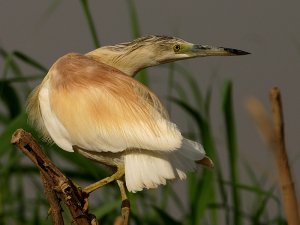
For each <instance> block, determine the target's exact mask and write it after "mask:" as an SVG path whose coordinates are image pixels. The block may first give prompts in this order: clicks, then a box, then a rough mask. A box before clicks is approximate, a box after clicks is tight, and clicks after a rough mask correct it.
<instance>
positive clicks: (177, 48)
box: [173, 45, 181, 52]
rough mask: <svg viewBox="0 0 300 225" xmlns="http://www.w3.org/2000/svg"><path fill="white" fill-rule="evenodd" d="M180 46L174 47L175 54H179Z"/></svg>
mask: <svg viewBox="0 0 300 225" xmlns="http://www.w3.org/2000/svg"><path fill="white" fill-rule="evenodd" d="M180 48H181V47H180V45H174V47H173V49H174V52H178V51H179V50H180Z"/></svg>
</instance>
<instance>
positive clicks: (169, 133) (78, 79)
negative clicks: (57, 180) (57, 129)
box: [48, 54, 182, 152]
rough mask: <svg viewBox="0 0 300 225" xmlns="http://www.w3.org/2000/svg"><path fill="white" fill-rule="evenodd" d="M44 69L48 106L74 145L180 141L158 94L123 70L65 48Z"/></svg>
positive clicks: (158, 146) (105, 147)
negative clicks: (47, 82) (62, 53)
mask: <svg viewBox="0 0 300 225" xmlns="http://www.w3.org/2000/svg"><path fill="white" fill-rule="evenodd" d="M48 75H49V82H50V83H49V84H50V91H49V93H50V95H49V98H50V105H51V110H52V112H53V113H55V115H56V117H57V118H58V119H59V121H60V122H61V123H62V125H63V126H64V127H65V128H66V130H67V131H68V133H69V137H70V139H71V140H70V142H71V143H72V145H78V146H80V147H82V148H85V149H87V150H94V151H111V152H119V151H123V150H124V149H127V148H141V149H148V150H159V151H170V150H175V149H177V148H179V147H180V145H181V140H182V136H181V134H180V132H179V131H178V129H177V128H176V125H175V124H173V123H171V122H170V121H169V120H168V118H167V114H166V113H165V109H164V108H163V106H162V105H161V103H160V101H159V99H158V98H157V97H156V95H155V94H153V93H152V92H151V91H150V90H149V89H148V88H147V87H145V86H144V85H142V84H140V83H139V82H138V81H136V80H134V79H133V78H131V77H128V76H126V75H124V74H123V73H122V72H121V71H119V70H117V69H115V68H113V67H110V66H108V65H106V64H102V63H99V62H96V61H94V60H92V59H89V58H87V57H85V56H82V55H79V54H68V55H66V56H64V57H62V58H60V59H59V60H58V61H57V62H56V63H55V64H54V65H53V66H52V68H51V69H50V71H49V73H48Z"/></svg>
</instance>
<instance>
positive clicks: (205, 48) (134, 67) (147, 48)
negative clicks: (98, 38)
mask: <svg viewBox="0 0 300 225" xmlns="http://www.w3.org/2000/svg"><path fill="white" fill-rule="evenodd" d="M246 54H249V53H248V52H245V51H241V50H237V49H232V48H223V47H213V46H209V45H199V44H192V43H189V42H186V41H184V40H182V39H179V38H176V37H167V36H154V35H151V36H147V37H142V38H138V39H136V40H133V41H132V42H126V43H121V44H117V45H113V46H105V47H102V48H99V49H96V50H94V51H92V52H89V53H87V55H88V56H90V57H92V58H94V59H95V60H98V61H101V62H103V63H106V64H108V65H110V66H113V67H115V68H117V69H119V70H121V71H123V72H124V73H126V74H128V75H131V76H133V75H135V74H136V73H137V72H138V71H140V70H141V69H144V68H146V67H150V66H155V65H160V64H164V63H168V62H173V61H177V60H184V59H189V58H195V57H204V56H233V55H246Z"/></svg>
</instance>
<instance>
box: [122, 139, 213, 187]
mask: <svg viewBox="0 0 300 225" xmlns="http://www.w3.org/2000/svg"><path fill="white" fill-rule="evenodd" d="M124 162H125V180H126V186H127V189H128V190H129V191H131V192H136V191H141V190H142V189H143V188H147V189H149V188H156V187H157V186H158V185H161V184H166V181H167V180H172V179H176V178H179V179H181V180H182V179H185V178H186V173H187V172H189V171H193V170H195V169H196V167H197V164H202V165H205V166H209V167H212V165H213V164H212V161H211V160H210V159H209V158H208V157H207V156H206V155H205V151H204V149H203V147H202V145H201V144H199V143H197V142H194V141H191V140H188V139H183V141H182V146H181V148H180V149H178V150H175V151H172V152H167V153H166V152H158V151H148V150H131V151H128V153H126V155H125V157H124Z"/></svg>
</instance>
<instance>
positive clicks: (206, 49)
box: [189, 45, 250, 57]
mask: <svg viewBox="0 0 300 225" xmlns="http://www.w3.org/2000/svg"><path fill="white" fill-rule="evenodd" d="M189 53H190V54H191V56H192V57H201V56H202V57H204V56H234V55H248V54H250V53H249V52H245V51H242V50H238V49H233V48H223V47H213V46H209V45H192V47H191V48H190V49H189Z"/></svg>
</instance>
